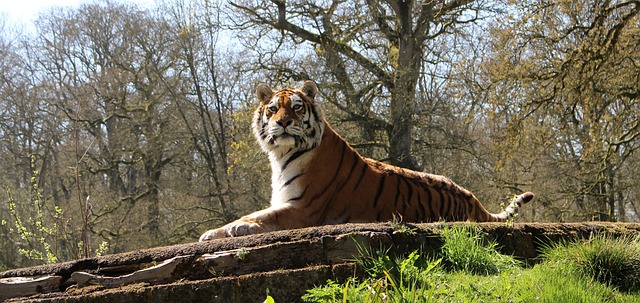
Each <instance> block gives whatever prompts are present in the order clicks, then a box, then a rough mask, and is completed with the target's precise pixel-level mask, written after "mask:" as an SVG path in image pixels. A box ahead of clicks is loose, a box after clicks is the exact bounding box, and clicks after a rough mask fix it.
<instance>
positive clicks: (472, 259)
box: [440, 226, 519, 275]
mask: <svg viewBox="0 0 640 303" xmlns="http://www.w3.org/2000/svg"><path fill="white" fill-rule="evenodd" d="M442 237H443V238H444V245H443V246H442V249H441V251H440V255H441V257H442V261H443V265H444V267H445V268H446V269H447V270H449V271H465V272H468V273H471V274H477V275H494V274H497V273H499V272H502V271H504V270H507V269H511V268H514V267H516V266H518V265H519V262H518V261H517V260H516V259H514V258H513V257H511V256H506V255H502V254H500V253H498V252H497V251H496V247H497V244H496V243H495V242H491V241H486V239H485V238H484V235H483V233H482V231H481V230H480V229H479V228H477V227H456V228H450V227H447V226H445V227H444V228H443V230H442Z"/></svg>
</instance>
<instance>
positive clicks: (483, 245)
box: [302, 227, 640, 303]
mask: <svg viewBox="0 0 640 303" xmlns="http://www.w3.org/2000/svg"><path fill="white" fill-rule="evenodd" d="M442 236H443V239H444V245H443V247H442V249H441V250H440V251H439V252H438V253H436V254H433V255H424V254H421V253H420V252H418V251H415V252H413V253H411V254H409V255H407V256H405V257H402V258H393V257H390V256H389V254H388V251H380V252H378V253H375V252H371V251H369V252H367V251H365V252H363V254H364V255H363V257H362V258H361V259H360V261H359V262H360V265H361V266H362V267H363V268H364V269H365V271H366V273H367V275H368V276H369V277H368V278H367V279H365V280H357V279H350V280H348V281H347V282H346V283H337V282H335V281H328V282H327V284H325V285H322V286H319V287H316V288H314V289H311V290H309V291H308V293H307V294H306V295H305V296H304V297H303V298H302V299H303V300H304V301H305V302H372V303H373V302H398V303H400V302H403V303H404V302H585V303H586V302H638V303H640V289H638V285H640V282H639V281H640V280H639V279H640V273H639V271H640V266H638V260H640V237H635V238H629V237H627V238H619V239H614V238H612V237H607V236H596V237H593V238H591V239H589V240H586V241H582V242H575V243H563V244H558V245H553V246H549V247H547V248H546V249H545V251H544V252H543V254H542V255H543V257H542V258H543V259H542V260H541V262H540V263H539V264H537V265H535V266H533V267H530V268H525V267H523V265H522V264H521V263H519V262H517V261H516V260H515V259H513V258H512V257H510V256H505V255H501V254H499V253H497V252H496V244H495V243H492V242H488V241H486V240H485V239H484V237H483V236H482V233H481V232H480V231H479V230H477V229H474V228H468V227H467V228H451V229H449V228H445V229H444V230H443V233H442Z"/></svg>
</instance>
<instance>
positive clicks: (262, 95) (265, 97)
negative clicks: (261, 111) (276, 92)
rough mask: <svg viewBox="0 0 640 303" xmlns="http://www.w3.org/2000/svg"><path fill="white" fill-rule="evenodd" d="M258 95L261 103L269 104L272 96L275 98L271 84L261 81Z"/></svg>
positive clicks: (257, 89)
mask: <svg viewBox="0 0 640 303" xmlns="http://www.w3.org/2000/svg"><path fill="white" fill-rule="evenodd" d="M256 97H258V101H260V103H262V104H267V103H269V101H271V98H273V90H271V87H269V85H266V84H264V83H260V84H258V87H256Z"/></svg>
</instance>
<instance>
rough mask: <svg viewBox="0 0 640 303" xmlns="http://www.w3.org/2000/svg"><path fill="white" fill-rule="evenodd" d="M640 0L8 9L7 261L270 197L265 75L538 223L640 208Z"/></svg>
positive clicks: (193, 225)
mask: <svg viewBox="0 0 640 303" xmlns="http://www.w3.org/2000/svg"><path fill="white" fill-rule="evenodd" d="M639 10H640V2H639V1H606V0H586V1H565V0H536V1H488V0H486V1H485V0H481V1H472V0H432V1H417V0H416V1H413V0H406V1H401V0H399V1H394V0H355V1H339V0H325V1H286V2H285V1H284V0H272V1H261V0H254V1H249V0H236V1H229V2H227V1H214V0H176V1H166V2H163V1H159V2H156V4H155V5H154V6H153V7H144V8H142V7H139V6H136V5H133V4H127V3H126V2H117V1H111V0H105V1H96V2H88V3H85V4H82V5H80V6H78V7H73V8H53V9H50V10H48V11H46V12H44V13H41V14H40V15H39V17H38V18H37V20H36V21H35V22H34V24H33V30H25V29H19V28H15V27H11V26H10V24H8V22H6V20H4V19H2V18H0V169H1V170H2V172H3V173H2V174H1V175H0V186H2V188H3V190H2V192H1V194H0V223H1V224H0V270H3V269H7V268H15V267H21V266H28V265H35V264H41V263H48V262H60V261H66V260H71V259H77V258H83V257H89V256H95V255H101V254H106V253H117V252H123V251H130V250H135V249H141V248H147V247H152V246H159V245H169V244H175V243H186V242H193V241H196V240H197V238H198V236H199V234H200V233H202V232H203V231H205V230H207V229H210V228H213V227H217V226H219V225H222V224H224V223H225V222H229V221H231V220H233V219H235V218H237V217H239V216H241V215H243V214H246V213H248V212H251V211H254V210H258V209H261V208H264V207H265V206H267V205H268V203H269V198H270V192H271V190H270V169H269V164H268V161H267V158H266V156H265V155H264V154H263V153H262V152H261V151H260V149H259V147H258V145H257V144H256V143H255V142H254V139H253V136H252V134H251V130H250V119H251V116H252V112H253V110H254V108H255V106H256V100H255V98H254V90H255V87H256V85H257V84H258V83H260V82H265V83H268V84H269V85H271V86H272V87H274V88H280V87H286V86H298V85H300V84H301V81H303V80H305V79H311V80H314V81H316V82H317V83H318V85H319V87H320V92H321V95H320V96H319V97H318V99H319V101H320V102H321V103H322V106H323V108H324V109H325V112H326V116H327V118H328V120H329V121H330V123H331V124H332V125H333V126H334V128H335V129H337V131H338V133H340V134H341V135H342V136H344V137H345V138H346V139H347V141H348V142H350V143H351V144H352V145H353V146H354V147H355V148H356V149H357V150H358V151H359V152H360V153H361V154H363V155H364V156H368V157H373V158H375V159H378V160H381V161H386V162H389V163H392V164H395V165H400V166H403V167H408V168H412V169H416V170H420V171H426V172H430V173H437V174H443V175H446V176H449V177H450V178H451V179H452V180H454V181H455V182H457V183H458V184H460V185H462V186H464V187H465V188H467V189H469V190H471V191H472V192H474V193H475V194H476V196H478V198H479V199H480V200H481V201H482V202H483V203H484V204H485V205H486V206H487V207H488V208H489V209H490V210H491V211H494V212H495V211H498V210H499V209H500V207H501V205H502V204H504V203H505V202H506V201H508V199H509V198H510V197H511V196H512V195H513V194H517V193H520V192H523V191H532V192H535V193H536V199H535V200H534V202H533V203H532V204H530V205H527V206H526V207H524V208H523V211H522V213H521V215H520V217H519V218H518V219H517V220H518V221H535V222H571V221H594V220H600V221H633V222H638V221H639V212H638V208H639V206H640V201H639V198H640V197H639V194H640V176H639V175H640V174H638V169H639V164H640V154H639V153H638V151H637V149H638V148H639V147H640V137H639V134H640V126H639V123H640V122H639V119H638V114H639V112H640V104H639V102H638V100H639V96H640V46H639V43H640V18H639V16H638V11H639Z"/></svg>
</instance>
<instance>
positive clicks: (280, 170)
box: [200, 81, 534, 241]
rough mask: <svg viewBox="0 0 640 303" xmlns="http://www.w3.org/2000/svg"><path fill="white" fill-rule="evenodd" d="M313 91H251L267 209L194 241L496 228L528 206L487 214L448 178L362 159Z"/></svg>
mask: <svg viewBox="0 0 640 303" xmlns="http://www.w3.org/2000/svg"><path fill="white" fill-rule="evenodd" d="M317 94H318V87H317V85H316V84H315V83H314V82H313V81H305V82H304V83H303V85H302V86H300V87H299V88H284V89H280V90H278V91H273V90H272V89H271V88H270V87H269V86H268V85H267V84H264V83H262V84H259V85H258V86H257V88H256V97H257V99H258V101H259V105H258V108H257V109H256V110H255V113H254V116H253V121H252V129H253V133H254V136H255V138H256V139H257V141H258V143H259V145H260V147H261V148H262V149H263V151H264V152H265V153H266V154H267V155H268V157H269V162H270V164H271V187H272V193H271V205H270V206H269V207H268V208H266V209H263V210H260V211H257V212H254V213H251V214H249V215H246V216H244V217H241V218H240V219H238V220H236V221H233V222H231V223H229V224H226V225H224V226H222V227H220V228H217V229H211V230H209V231H207V232H205V233H204V234H202V236H201V237H200V241H207V240H211V239H217V238H225V237H236V236H243V235H249V234H257V233H264V232H269V231H275V230H284V229H295V228H304V227H311V226H320V225H329V224H342V223H369V222H388V221H391V220H394V219H395V220H397V219H398V218H400V219H401V220H402V222H412V223H414V222H415V223H426V222H438V221H474V222H504V221H506V220H508V219H510V218H512V217H514V216H515V215H516V214H517V212H518V210H519V208H520V207H521V206H522V205H523V204H525V203H527V202H529V201H531V200H532V199H533V197H534V195H533V193H531V192H525V193H523V194H520V195H518V196H516V197H515V198H514V199H513V200H512V201H511V203H510V204H509V205H508V206H507V207H506V209H505V210H504V211H502V212H500V213H498V214H492V213H490V212H488V211H487V210H486V209H485V208H484V207H483V205H482V204H481V203H480V201H479V200H478V199H477V198H476V197H475V196H474V195H473V194H472V193H471V192H470V191H468V190H466V189H464V188H462V187H461V186H459V185H457V184H456V183H454V182H453V181H451V180H450V179H449V178H447V177H444V176H441V175H435V174H429V173H423V172H417V171H413V170H409V169H405V168H401V167H396V166H393V165H390V164H386V163H383V162H380V161H376V160H373V159H369V158H365V157H363V156H361V155H360V154H359V153H358V152H357V151H355V150H354V149H353V148H352V147H351V146H350V145H349V144H348V143H347V142H346V141H345V140H344V139H343V138H342V137H341V136H340V135H338V133H336V132H335V131H334V130H333V129H332V128H331V126H330V125H329V124H328V123H327V121H326V119H325V117H324V114H323V112H322V110H321V108H320V106H319V105H318V103H317V102H315V97H316V95H317Z"/></svg>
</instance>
